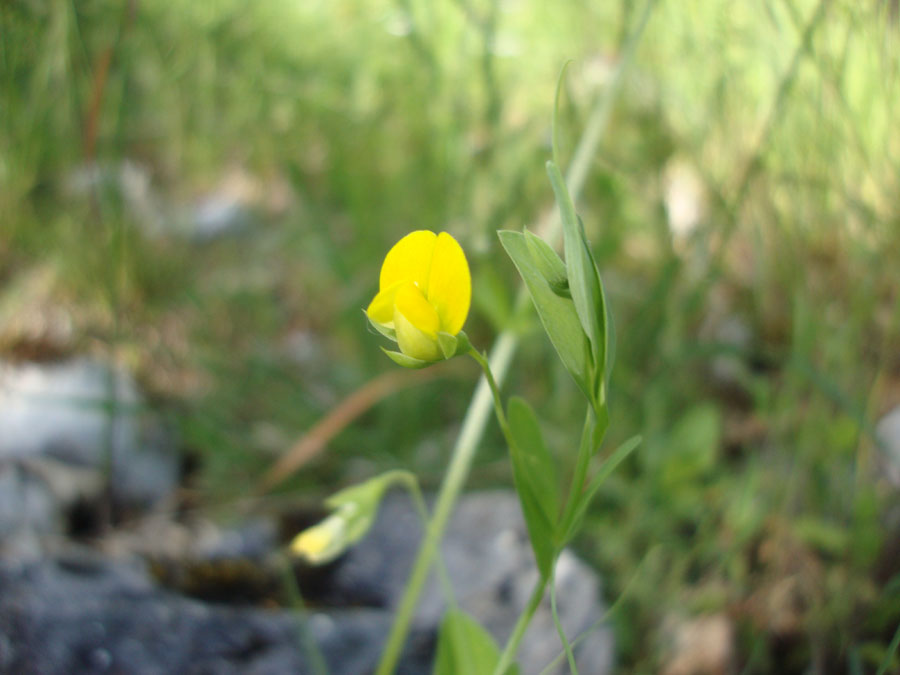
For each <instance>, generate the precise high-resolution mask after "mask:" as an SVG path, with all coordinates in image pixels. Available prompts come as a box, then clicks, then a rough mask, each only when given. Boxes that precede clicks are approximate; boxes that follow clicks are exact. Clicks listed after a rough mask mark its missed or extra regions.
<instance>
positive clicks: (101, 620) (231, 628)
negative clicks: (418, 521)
mask: <svg viewBox="0 0 900 675" xmlns="http://www.w3.org/2000/svg"><path fill="white" fill-rule="evenodd" d="M300 616H301V615H299V614H297V613H293V612H288V611H281V610H273V611H266V610H260V609H255V608H239V607H223V606H216V605H209V604H203V603H200V602H196V601H194V600H189V599H186V598H183V597H179V596H177V595H174V594H172V593H170V592H167V591H165V590H162V589H160V588H159V587H157V586H155V585H154V584H153V583H152V582H150V581H149V580H148V578H147V576H146V575H145V574H144V572H143V570H142V569H141V567H140V566H138V565H135V564H131V563H127V562H122V561H118V562H112V561H103V560H100V559H98V558H93V557H89V556H88V557H85V556H78V557H75V558H66V559H58V560H45V561H42V562H38V563H32V564H29V565H19V566H17V565H10V564H8V563H0V671H2V672H10V673H12V672H15V673H46V674H48V675H53V674H56V673H60V674H62V673H75V672H77V673H108V672H113V673H115V672H127V673H134V674H137V675H144V674H147V675H151V674H154V675H155V674H157V673H216V674H220V673H224V674H228V673H241V674H243V673H251V674H253V673H258V674H260V675H264V674H269V673H271V674H273V675H276V674H277V675H280V674H281V673H300V674H303V673H309V672H313V671H312V669H311V668H310V667H309V665H308V664H309V661H308V659H307V658H306V656H305V655H304V651H303V649H302V647H301V646H300V639H299V632H298V631H299V629H300V626H301V624H300V623H299V619H300ZM390 621H391V617H390V616H389V615H388V614H387V613H386V612H384V611H380V610H371V609H363V610H358V609H357V610H353V611H335V612H330V613H327V614H326V613H316V614H313V615H312V616H310V617H308V620H307V621H306V626H307V629H308V630H309V631H310V634H311V636H312V638H313V639H314V640H315V642H316V643H317V644H318V645H319V648H320V650H321V652H322V655H323V656H324V658H325V661H326V663H327V664H328V666H329V671H330V672H331V673H333V674H334V675H358V674H359V673H365V672H370V671H371V670H372V668H373V667H374V664H375V663H376V662H377V658H378V656H379V654H380V650H381V646H382V644H383V642H384V639H385V637H386V635H387V632H388V629H389V627H390ZM417 640H418V641H420V642H421V637H420V636H414V642H415V641H417ZM401 672H406V673H425V672H429V671H428V666H427V663H426V662H425V661H422V660H421V659H417V657H416V655H415V654H407V656H406V657H405V658H404V661H403V665H402V668H401Z"/></svg>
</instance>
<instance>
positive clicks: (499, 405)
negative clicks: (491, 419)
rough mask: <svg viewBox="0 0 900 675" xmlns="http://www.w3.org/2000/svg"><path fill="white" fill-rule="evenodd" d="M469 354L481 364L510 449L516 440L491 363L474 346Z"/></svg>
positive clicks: (495, 410)
mask: <svg viewBox="0 0 900 675" xmlns="http://www.w3.org/2000/svg"><path fill="white" fill-rule="evenodd" d="M469 356H471V357H472V358H473V359H475V360H476V361H477V362H478V365H479V366H481V370H483V371H484V377H485V379H486V380H487V382H488V385H489V386H490V388H491V394H493V397H494V414H496V415H497V422H498V424H500V429H501V431H503V436H504V438H506V442H507V444H508V445H509V446H510V449H512V448H513V447H515V445H516V441H515V439H514V438H513V435H512V431H511V430H510V428H509V422H508V421H507V420H506V413H505V412H504V410H503V400H502V399H501V398H500V387H498V386H497V381H496V380H495V379H494V374H493V373H492V372H491V364H490V363H488V360H487V359H486V358H485V357H484V355H482V354H481V353H479V351H478V350H477V349H475V348H474V347H473V348H472V349H470V350H469Z"/></svg>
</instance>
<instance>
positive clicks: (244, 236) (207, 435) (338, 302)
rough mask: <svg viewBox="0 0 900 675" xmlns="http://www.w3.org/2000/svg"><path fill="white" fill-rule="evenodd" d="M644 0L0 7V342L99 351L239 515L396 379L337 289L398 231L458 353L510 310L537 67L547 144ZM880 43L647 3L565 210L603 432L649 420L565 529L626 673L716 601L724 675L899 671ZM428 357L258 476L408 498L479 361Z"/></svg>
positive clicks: (897, 306)
mask: <svg viewBox="0 0 900 675" xmlns="http://www.w3.org/2000/svg"><path fill="white" fill-rule="evenodd" d="M640 11H641V7H640V6H639V5H635V4H633V3H631V2H628V1H627V0H622V1H620V2H612V1H609V2H603V1H601V0H597V1H592V2H585V3H571V4H568V3H541V2H533V1H530V0H444V1H442V2H434V3H432V2H424V1H422V0H396V1H394V2H390V1H387V0H369V1H368V2H354V1H349V0H330V1H328V2H324V1H315V0H304V1H302V2H276V1H275V0H266V1H263V2H254V3H247V2H243V1H239V0H210V1H208V2H184V1H181V0H177V1H176V0H168V1H166V2H161V1H159V0H131V2H125V3H119V2H111V1H110V0H79V1H78V2H73V1H70V0H21V1H16V2H11V1H8V0H7V1H5V2H0V281H2V285H0V352H2V356H3V358H7V359H39V360H41V359H57V358H63V357H66V356H69V355H73V354H82V353H89V354H96V355H100V356H102V357H104V358H108V359H114V360H116V361H117V362H119V363H122V364H125V365H127V366H128V367H129V368H131V369H132V370H133V371H134V372H136V373H137V374H138V375H139V377H140V378H141V380H142V382H143V384H144V386H145V388H146V389H147V391H149V392H150V393H151V394H152V396H153V399H154V404H155V405H156V406H158V407H159V408H160V409H162V410H165V411H167V413H168V414H169V415H170V416H171V419H172V420H173V421H174V422H175V423H176V424H177V425H178V427H179V428H180V430H181V434H182V438H183V440H184V445H185V451H186V453H187V455H188V456H189V458H190V462H189V464H190V465H191V467H192V470H191V472H190V476H189V481H188V482H187V483H186V485H185V489H184V492H185V499H186V500H187V502H188V503H189V504H191V505H192V506H194V507H197V508H204V509H208V510H210V512H213V513H218V514H219V515H220V516H222V517H228V516H229V514H234V513H235V512H236V511H237V510H238V508H239V505H240V504H243V503H244V502H245V501H246V500H247V499H248V498H250V497H258V496H259V492H258V491H257V490H255V489H254V485H256V484H258V481H260V480H261V479H262V477H263V475H264V474H265V472H266V471H268V470H269V469H270V468H271V467H272V466H273V464H274V463H275V461H276V460H277V458H278V456H279V455H281V454H282V453H284V452H285V451H287V450H288V448H290V447H291V446H292V445H293V444H294V443H295V442H297V441H298V439H303V438H304V434H305V433H306V432H307V431H308V430H309V429H310V428H312V427H313V425H314V424H315V423H316V422H317V421H319V420H321V419H322V418H323V417H324V416H326V415H327V414H328V413H329V411H332V410H333V409H334V408H335V407H336V406H341V405H342V403H346V401H347V397H348V396H350V395H351V393H352V392H354V391H355V390H356V389H357V388H358V387H361V386H363V385H365V383H367V382H370V381H371V380H373V378H376V377H378V376H379V375H380V374H383V373H385V372H388V371H392V370H394V368H395V367H394V366H393V364H391V363H390V362H389V361H388V360H387V359H386V358H384V356H383V355H382V354H381V352H380V350H378V348H377V343H378V340H377V339H376V338H375V337H374V336H373V335H371V334H370V333H369V332H368V331H367V330H366V327H365V322H364V318H363V316H362V312H361V311H360V310H361V308H362V307H364V306H365V305H366V304H367V302H368V300H369V299H370V298H371V296H372V295H373V293H374V291H375V288H376V284H377V281H376V280H377V274H378V268H379V265H380V263H381V260H382V256H383V254H384V252H385V251H386V250H387V249H388V247H389V246H390V245H391V244H392V243H393V242H394V241H396V240H397V239H398V238H399V237H400V236H402V235H403V234H405V233H406V232H408V231H409V230H411V229H418V228H428V229H433V230H442V229H447V230H449V231H451V232H452V233H453V234H454V235H456V236H457V237H458V238H459V239H460V240H461V242H462V243H463V245H464V247H465V249H466V250H467V252H468V255H469V257H470V262H471V265H472V267H473V274H474V278H475V285H476V289H475V301H474V302H475V311H474V313H473V315H472V316H471V318H470V319H469V323H468V332H469V334H470V336H471V337H472V338H473V341H474V342H475V343H476V344H478V345H482V346H483V347H487V346H488V345H489V344H490V342H491V340H492V337H493V336H494V335H495V334H496V333H497V332H498V330H500V329H501V328H503V327H505V326H507V325H508V324H509V316H510V315H511V311H510V304H511V300H510V298H512V297H513V295H514V289H515V287H516V284H517V281H516V278H515V276H514V270H513V268H512V265H511V264H510V263H509V261H508V260H507V259H506V258H505V256H504V255H503V253H502V250H501V249H500V247H499V246H498V242H497V239H496V236H495V234H494V233H495V231H496V230H497V229H498V228H512V229H520V228H521V227H522V226H534V225H536V224H537V223H539V222H540V221H541V220H542V218H544V216H545V214H546V213H547V212H548V210H549V209H550V208H551V205H552V194H551V191H550V186H549V184H548V182H547V180H546V178H545V174H544V169H543V163H544V161H545V160H546V159H547V157H548V155H549V124H550V118H551V106H552V99H553V89H554V85H555V80H556V76H557V74H558V72H559V69H560V66H561V65H562V63H563V62H564V61H565V60H566V59H573V60H574V63H573V65H572V66H571V68H570V69H569V77H568V78H567V80H566V82H565V88H564V102H563V110H562V120H561V122H562V131H563V138H562V140H563V149H564V158H565V157H568V156H569V155H570V154H571V152H572V150H573V148H574V147H575V144H576V143H577V140H578V137H579V134H580V133H581V130H582V129H583V127H584V124H585V121H586V119H587V117H588V115H589V114H590V111H591V109H592V106H594V105H595V102H596V101H597V100H598V98H600V97H603V96H604V95H606V93H607V88H606V86H607V85H608V83H609V81H610V78H611V75H612V72H613V69H614V68H615V66H616V64H617V60H618V58H619V57H620V53H621V52H620V50H621V46H622V43H623V41H624V39H625V36H626V35H627V34H628V33H629V31H631V30H632V29H633V27H634V24H635V23H636V20H637V16H638V14H639V13H640ZM898 44H900V26H898V19H897V4H896V2H893V1H881V0H869V1H867V2H858V1H856V0H831V1H828V0H821V1H819V2H813V1H808V0H768V1H765V2H758V3H733V2H728V1H724V0H690V1H687V2H678V3H676V2H671V1H668V2H667V1H661V2H659V3H657V4H656V6H655V7H654V10H653V14H652V15H651V18H650V22H649V24H648V25H647V28H646V31H645V34H644V35H643V38H642V40H641V42H640V44H639V47H638V51H637V54H636V59H635V63H634V66H633V68H632V69H631V70H630V71H629V72H628V74H627V76H626V79H625V83H624V88H623V89H622V91H621V93H620V96H619V98H618V100H617V101H616V105H615V107H614V109H613V116H612V118H611V120H610V123H609V127H608V130H607V133H606V135H605V137H604V139H603V142H602V143H601V146H600V149H599V152H598V153H597V155H596V157H595V159H594V162H593V164H592V168H591V172H590V175H589V178H588V180H587V183H586V185H585V189H584V193H583V198H582V200H581V203H580V210H581V213H582V216H583V218H584V221H585V223H586V227H587V230H588V236H589V239H591V240H592V241H593V242H594V245H595V249H596V253H597V256H598V260H599V261H600V263H601V268H602V271H603V274H604V277H605V280H606V283H607V285H608V293H609V295H610V301H611V304H612V306H613V308H614V312H615V318H616V325H617V333H618V349H617V362H616V366H615V370H614V374H613V382H612V386H611V392H612V394H611V397H612V398H611V402H612V417H613V420H612V425H611V431H610V439H609V441H610V444H613V443H617V442H620V441H622V440H623V439H625V438H627V437H629V436H631V435H632V434H635V433H640V434H642V435H643V437H644V439H645V440H644V443H643V445H642V446H641V447H640V449H639V450H638V451H637V452H636V453H635V454H634V455H633V457H632V458H631V459H630V460H629V462H628V463H627V465H626V466H625V467H624V468H623V469H620V470H619V471H618V472H617V473H616V474H615V475H614V476H613V478H612V479H611V480H610V481H609V482H608V483H607V487H606V489H605V490H604V491H603V494H602V496H601V498H600V499H599V501H598V503H597V504H596V506H595V508H594V509H593V513H592V515H591V517H590V519H589V523H588V527H587V529H586V532H585V533H584V535H583V536H582V537H581V539H580V540H579V542H578V547H579V550H580V552H581V553H582V554H583V555H584V556H585V557H586V558H587V559H588V560H590V561H591V562H592V563H593V564H594V565H595V566H596V567H597V568H598V570H599V571H600V572H601V574H602V575H603V577H604V579H605V583H606V588H605V593H606V597H607V599H608V601H609V602H610V603H614V602H616V601H617V600H618V602H617V604H616V605H615V611H614V612H613V614H612V618H611V620H612V621H613V622H614V624H615V627H616V635H617V640H618V659H619V663H620V664H621V667H622V669H623V670H624V671H629V672H630V671H637V672H648V671H656V670H663V671H664V672H670V673H677V672H682V671H679V670H677V668H678V667H680V666H679V665H678V664H680V663H681V662H680V661H678V656H679V649H681V650H682V651H684V650H683V646H684V644H686V642H685V641H686V640H687V641H688V642H687V644H689V636H690V635H691V634H690V630H692V629H694V628H696V627H697V626H698V625H700V626H703V625H707V626H708V625H710V624H702V623H700V624H698V622H697V620H696V617H705V618H707V619H709V618H710V617H711V618H712V620H713V621H717V622H719V623H718V624H716V625H724V626H725V627H726V630H725V635H726V637H727V640H725V641H726V642H727V645H726V646H728V652H727V661H728V662H729V663H730V666H729V667H732V668H735V669H736V671H735V672H738V671H741V672H769V671H770V670H774V669H778V670H779V671H780V672H810V671H808V670H807V668H808V667H809V666H810V665H811V664H812V666H813V668H814V669H817V670H813V671H812V672H845V671H846V672H860V673H861V672H874V670H875V669H877V668H878V666H879V665H881V664H886V666H887V669H888V672H900V665H898V664H900V660H898V657H897V656H896V655H894V656H891V653H895V652H896V644H894V645H892V646H891V645H890V643H891V640H892V638H894V636H895V631H896V630H897V626H898V624H900V547H898V545H897V540H898V531H900V530H898V525H897V507H898V497H897V495H898V492H897V488H896V487H891V486H890V484H889V483H888V481H886V480H884V478H883V476H884V471H883V466H882V464H881V463H880V462H881V461H882V458H881V453H880V451H879V445H878V443H877V441H876V439H875V435H874V433H873V429H874V425H875V423H876V422H877V421H878V419H879V418H880V417H881V416H882V415H883V414H885V413H886V412H887V411H889V410H890V409H891V408H892V407H893V406H896V405H898V404H900V350H898V345H900V295H898V282H900V272H898V269H900V268H898V266H897V263H896V261H897V260H898V258H900V227H898V225H900V210H898V201H897V198H896V195H897V192H898V182H900V134H898V131H897V125H896V119H897V118H896V110H897V103H898V102H900V98H898V93H900V92H898V85H900V83H898V65H900V62H898V56H897V54H898V51H897V47H898ZM564 163H565V162H564ZM517 328H519V329H520V330H522V331H523V335H524V337H523V342H522V345H521V348H520V351H519V354H518V355H517V358H516V362H515V365H514V368H513V372H512V374H511V377H510V379H509V382H508V388H509V390H511V391H517V392H520V393H523V394H524V395H526V397H527V398H529V399H530V400H531V401H532V402H533V403H534V404H535V406H536V408H537V409H539V410H540V411H541V414H542V417H543V422H544V424H545V426H546V432H547V435H548V437H549V438H551V439H552V441H553V442H554V443H555V445H556V447H557V448H558V452H559V454H560V457H561V461H563V462H566V461H570V460H571V457H572V456H573V454H574V450H575V449H574V447H572V445H573V443H576V439H577V434H578V431H579V427H580V414H581V413H580V410H578V409H577V407H578V406H576V405H575V402H576V401H578V396H577V394H576V392H575V390H574V386H573V384H572V383H571V382H570V381H569V379H568V376H567V375H566V373H565V371H564V370H563V368H562V367H561V365H559V364H558V363H557V360H556V357H555V354H554V353H553V351H552V348H551V347H550V345H549V343H548V342H547V340H546V339H545V338H544V337H543V336H542V334H541V333H540V332H539V331H537V330H536V322H535V320H534V319H533V317H532V318H531V319H530V321H529V322H528V324H527V325H523V326H517ZM429 372H431V371H429ZM432 374H433V377H426V378H424V379H403V378H397V379H395V380H391V381H390V382H388V383H387V384H385V386H384V387H383V388H382V391H381V392H380V395H378V396H375V397H374V399H373V400H372V403H373V404H372V405H371V406H367V405H363V406H362V407H361V408H360V409H361V410H362V411H363V413H362V415H361V416H360V417H359V418H358V419H356V420H354V421H353V422H352V423H346V422H343V423H341V422H338V423H336V425H335V426H334V428H333V429H332V430H331V431H332V432H335V433H334V434H333V435H330V436H329V441H328V442H327V444H325V445H324V446H323V448H322V450H321V451H318V452H313V453H311V454H310V456H309V457H308V459H307V461H305V462H304V463H303V465H302V466H301V468H300V469H299V471H296V472H295V473H293V474H292V475H290V476H288V477H287V480H285V481H284V482H282V484H281V485H280V486H279V487H278V488H277V489H276V490H275V492H276V493H277V492H281V493H284V494H287V495H302V496H304V497H305V498H307V499H309V500H315V499H317V498H319V497H322V496H324V495H326V494H328V493H329V492H331V491H333V490H334V489H336V488H337V487H339V486H341V485H344V484H347V483H349V482H352V481H354V480H357V479H359V478H361V477H367V476H369V475H372V474H374V473H375V472H378V471H382V470H385V469H387V468H392V467H404V468H409V469H412V470H413V471H415V472H416V473H418V474H419V475H420V477H421V479H422V481H423V483H424V484H425V485H426V486H431V487H433V486H435V485H436V483H437V481H438V480H439V479H440V477H441V474H442V470H443V467H444V465H445V462H446V458H447V455H448V452H449V449H450V447H451V445H452V442H453V439H454V436H455V433H456V431H457V429H458V425H459V421H460V419H461V417H462V415H463V413H464V411H465V408H466V405H467V401H468V397H469V395H470V394H471V392H472V390H473V383H474V380H475V378H476V376H477V372H476V368H475V367H474V365H473V364H469V363H463V362H460V363H457V362H451V363H449V364H447V365H446V366H442V367H441V368H440V369H437V370H435V371H434V372H433V373H432ZM504 453H505V451H504V447H503V443H502V439H501V438H500V436H499V433H498V432H497V430H496V429H492V430H490V431H489V433H488V436H487V438H486V439H485V441H484V443H483V447H482V449H481V451H480V455H479V459H478V462H477V465H476V467H475V470H474V472H473V475H472V478H471V481H470V485H471V486H472V487H473V488H484V487H491V486H497V485H509V484H510V472H509V467H508V464H507V462H506V458H505V454H504ZM721 634H722V633H721V631H719V633H715V634H713V633H709V634H708V635H707V637H708V638H709V639H710V640H714V639H715V637H714V635H721ZM686 635H687V636H688V637H686ZM711 636H712V637H711ZM891 647H893V652H892V651H891ZM688 651H690V650H688ZM666 669H668V670H666ZM684 672H688V671H684Z"/></svg>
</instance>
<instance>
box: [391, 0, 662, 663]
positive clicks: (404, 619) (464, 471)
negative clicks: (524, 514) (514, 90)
mask: <svg viewBox="0 0 900 675" xmlns="http://www.w3.org/2000/svg"><path fill="white" fill-rule="evenodd" d="M656 1H657V0H648V1H647V4H646V5H645V6H644V13H643V14H642V16H641V19H640V21H639V23H638V25H637V27H636V28H635V30H634V31H633V32H632V33H631V35H630V36H629V37H628V40H627V41H626V44H625V46H624V48H623V50H622V58H621V59H620V60H619V64H618V66H617V67H616V70H615V72H614V74H613V79H612V81H611V82H610V84H609V85H608V87H607V88H606V89H605V91H603V92H602V94H601V95H600V98H599V99H598V101H597V102H596V103H595V104H594V108H593V110H592V112H591V116H590V118H589V119H588V121H587V124H586V126H585V130H584V133H583V134H582V135H581V139H580V140H579V142H578V147H577V148H576V150H575V154H574V156H573V158H572V163H571V165H570V167H569V171H568V172H567V174H566V183H567V185H568V187H569V194H570V195H571V196H572V200H573V201H575V200H577V199H578V195H579V194H580V193H581V189H582V187H583V186H584V181H585V179H586V178H587V173H588V170H589V169H590V166H591V163H592V162H593V160H594V155H595V153H596V151H597V147H598V146H599V144H600V139H601V137H602V136H603V133H604V131H605V130H606V126H607V123H608V122H609V117H610V114H611V112H612V105H613V102H614V101H615V99H616V96H617V94H618V92H619V89H620V87H621V83H622V80H623V76H624V73H625V71H626V70H627V69H628V67H629V65H630V64H631V61H632V59H633V57H634V52H635V49H636V47H637V43H638V42H639V41H640V38H641V35H643V32H644V28H645V26H646V25H647V20H648V19H649V17H650V13H651V10H652V9H653V7H654V6H655V5H656ZM539 229H540V230H541V232H540V233H541V235H542V236H544V237H545V238H546V239H548V240H549V241H553V240H554V239H555V238H556V237H557V236H558V234H559V218H558V216H553V217H551V219H550V220H548V221H547V223H546V225H545V226H544V227H541V228H539ZM527 297H528V294H527V292H526V291H525V289H521V290H520V291H519V296H518V298H517V301H516V306H517V307H519V306H521V305H522V304H523V303H526V302H527ZM518 342H519V336H518V335H517V334H516V333H515V332H514V331H512V330H505V331H503V332H502V333H500V335H499V336H498V337H497V341H496V342H495V343H494V348H493V350H492V351H491V355H490V358H489V364H490V370H491V371H493V373H494V375H495V377H496V378H497V381H500V382H502V381H503V377H504V376H505V375H506V370H507V368H508V367H509V364H510V361H512V357H513V354H515V351H516V347H517V346H518ZM491 397H492V393H491V391H490V384H489V383H488V381H487V378H486V377H485V378H482V379H481V380H480V381H479V383H478V387H477V389H476V390H475V394H474V396H473V397H472V402H471V403H470V404H469V409H468V410H467V411H466V416H465V419H464V420H463V425H462V429H461V430H460V434H459V438H458V439H457V441H456V445H455V446H454V448H453V455H452V458H451V460H450V466H449V467H447V473H446V474H445V476H444V482H443V483H442V484H441V489H440V492H439V493H438V497H437V502H436V503H435V507H434V514H433V515H432V519H431V523H430V525H429V527H428V528H427V529H426V531H425V540H424V541H423V542H422V546H421V548H420V549H419V553H418V554H417V556H416V560H415V562H414V563H413V569H412V573H411V574H410V578H409V581H408V582H407V585H406V590H405V591H404V593H403V598H402V599H401V601H400V606H399V608H398V610H397V615H396V617H395V619H394V625H393V626H392V627H391V632H390V635H389V636H388V642H387V645H386V646H385V650H384V652H383V653H382V657H381V662H380V663H379V665H378V669H377V670H376V675H390V673H393V672H394V669H395V668H396V665H397V661H398V659H399V658H400V651H401V650H402V648H403V642H404V641H405V639H406V633H407V631H408V629H409V625H410V623H411V621H412V615H413V612H414V611H415V607H416V603H417V602H418V600H419V594H420V593H421V591H422V587H423V585H424V584H425V579H426V578H427V575H428V569H429V567H430V566H431V562H432V560H433V559H434V555H435V553H436V552H437V548H438V544H439V543H440V540H441V537H442V536H443V534H444V529H445V528H446V527H447V521H448V520H449V518H450V514H451V512H452V511H453V506H454V504H455V503H456V499H457V497H458V496H459V493H460V491H461V490H462V486H463V484H464V483H465V481H466V478H467V477H468V475H469V468H470V466H471V464H472V459H473V457H474V456H475V450H476V449H477V446H478V442H479V441H480V440H481V435H482V433H483V432H484V429H485V425H486V424H487V418H488V410H489V408H490V405H491ZM543 585H546V580H544V581H543ZM543 585H541V587H540V593H539V594H537V595H538V598H537V600H536V601H534V605H535V608H537V605H538V604H539V603H540V598H541V596H542V595H543ZM533 613H534V612H533V611H532V614H533ZM528 620H530V616H529V617H528ZM521 621H522V617H520V622H521ZM525 625H526V626H527V620H526V621H525ZM517 627H518V624H517ZM522 631H523V632H524V627H523V628H522ZM520 639H521V638H520ZM508 658H509V657H508Z"/></svg>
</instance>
